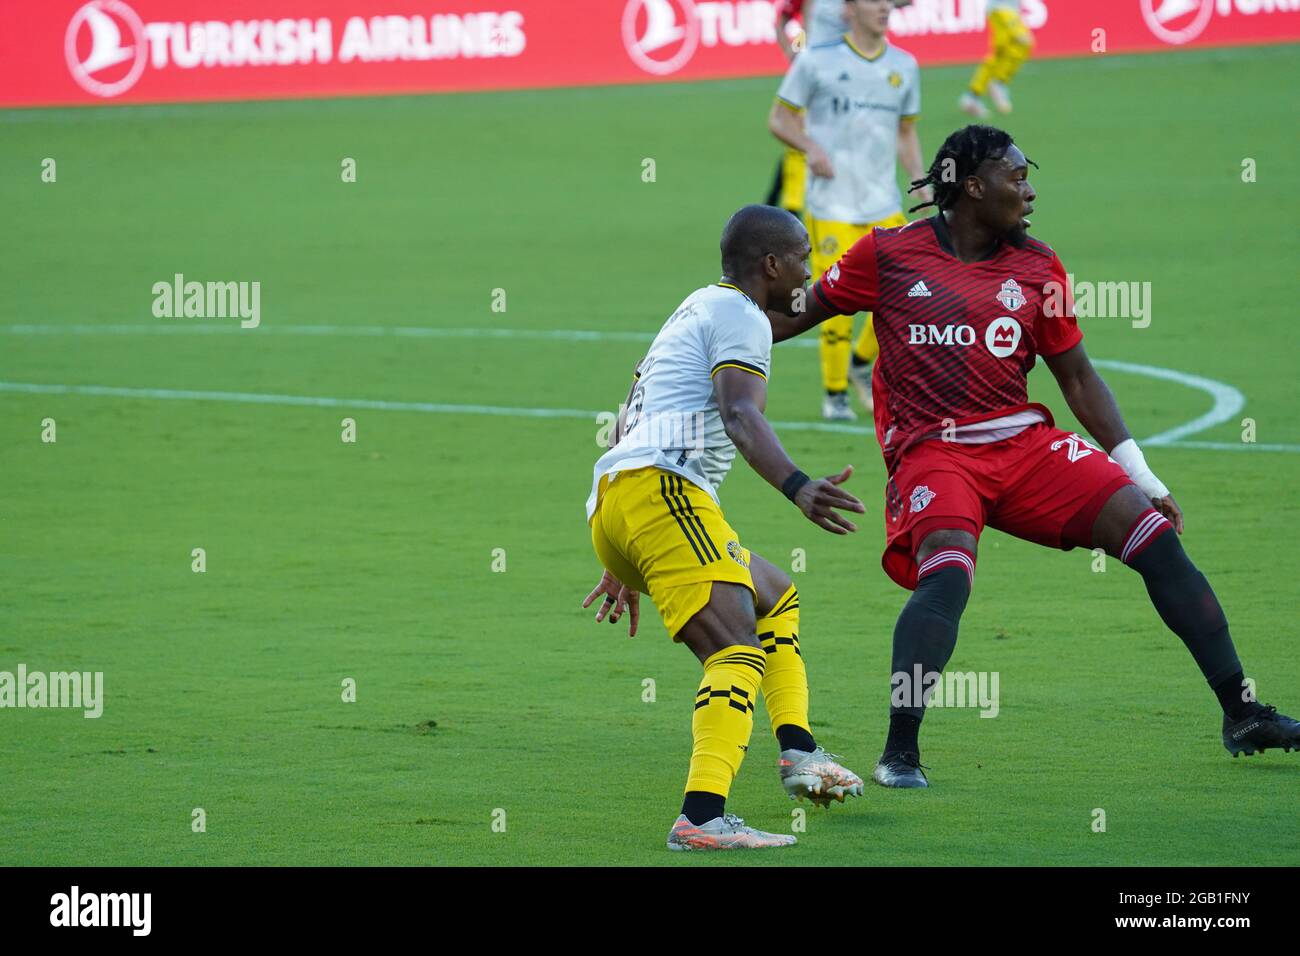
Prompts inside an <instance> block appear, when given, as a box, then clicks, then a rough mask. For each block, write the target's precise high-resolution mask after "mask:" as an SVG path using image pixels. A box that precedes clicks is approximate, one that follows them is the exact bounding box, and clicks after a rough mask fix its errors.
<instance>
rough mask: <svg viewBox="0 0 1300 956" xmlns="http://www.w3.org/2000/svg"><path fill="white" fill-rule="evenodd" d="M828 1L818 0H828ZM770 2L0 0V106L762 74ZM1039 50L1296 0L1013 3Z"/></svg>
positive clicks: (926, 39)
mask: <svg viewBox="0 0 1300 956" xmlns="http://www.w3.org/2000/svg"><path fill="white" fill-rule="evenodd" d="M826 2H830V0H826ZM776 7H777V3H776V0H423V2H421V0H187V2H183V3H181V2H168V0H32V2H22V3H19V2H12V0H9V2H4V3H0V107H9V106H49V105H64V104H105V103H164V102H177V101H194V100H240V99H264V98H283V97H301V96H337V95H372V94H384V93H424V92H437V91H446V90H488V89H517V88H528V87H547V86H585V85H595V84H606V83H643V82H651V81H663V80H687V79H706V78H718V77H736V76H762V75H775V74H778V73H780V72H781V71H782V70H783V69H784V59H783V58H782V56H781V54H780V52H779V50H778V49H777V46H776V23H775V20H776ZM1021 10H1022V15H1023V17H1024V20H1025V22H1026V23H1027V24H1028V26H1029V27H1030V29H1032V30H1033V31H1034V34H1035V37H1036V41H1037V44H1036V51H1035V56H1040V57H1042V56H1070V55H1090V56H1104V55H1108V54H1114V53H1132V52H1140V51H1149V50H1161V49H1173V48H1186V47H1207V46H1236V45H1242V44H1251V43H1278V42H1287V41H1296V40H1300V0H1092V2H1081V0H1023V2H1022V4H1021ZM890 37H891V40H892V41H893V42H895V43H897V44H898V45H899V46H902V47H903V48H905V49H907V50H908V51H910V52H911V53H913V54H915V55H916V57H917V58H918V59H919V60H920V61H921V63H922V64H923V65H924V64H933V63H960V62H971V61H974V60H977V59H979V57H980V56H982V55H983V51H984V46H985V42H986V40H985V36H984V2H983V0H914V2H913V3H912V4H911V5H910V6H908V7H906V8H903V9H901V10H896V11H895V12H894V14H893V17H892V20H891V34H890Z"/></svg>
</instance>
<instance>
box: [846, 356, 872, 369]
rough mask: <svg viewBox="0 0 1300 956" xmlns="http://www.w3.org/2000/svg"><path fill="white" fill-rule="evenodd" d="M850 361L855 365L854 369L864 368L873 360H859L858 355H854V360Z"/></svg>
mask: <svg viewBox="0 0 1300 956" xmlns="http://www.w3.org/2000/svg"><path fill="white" fill-rule="evenodd" d="M849 361H850V362H851V363H852V364H853V367H854V368H862V366H864V365H870V364H871V359H864V358H858V356H857V355H856V354H854V356H853V358H851V359H849Z"/></svg>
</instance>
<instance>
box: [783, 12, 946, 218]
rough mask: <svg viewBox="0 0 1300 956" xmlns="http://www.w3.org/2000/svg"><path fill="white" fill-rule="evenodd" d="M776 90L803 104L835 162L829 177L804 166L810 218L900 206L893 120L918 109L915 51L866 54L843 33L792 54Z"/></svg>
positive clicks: (876, 214) (883, 213) (884, 212)
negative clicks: (792, 56) (823, 43)
mask: <svg viewBox="0 0 1300 956" xmlns="http://www.w3.org/2000/svg"><path fill="white" fill-rule="evenodd" d="M777 96H778V97H779V98H780V99H781V100H783V101H784V102H785V103H786V104H788V105H790V106H793V107H795V108H796V109H806V110H807V111H808V112H807V128H808V135H809V136H811V137H812V138H813V139H814V140H816V141H817V143H818V144H819V145H820V146H821V147H822V149H824V150H826V153H827V155H828V156H829V157H830V161H831V166H832V167H834V169H835V175H834V177H832V178H830V179H825V178H823V177H821V176H816V175H813V174H812V171H811V170H810V171H809V174H808V197H807V200H806V204H807V207H808V212H809V214H810V215H811V216H812V217H813V218H814V219H822V220H828V221H830V222H849V223H856V224H859V225H862V224H865V223H868V222H878V221H880V220H881V219H887V218H888V217H890V216H892V215H894V214H895V213H899V212H902V210H903V200H902V196H901V195H900V194H899V192H898V182H897V180H896V178H895V177H896V172H895V169H896V160H897V156H898V123H899V120H901V119H910V118H913V117H915V116H917V115H919V114H920V112H921V71H920V68H919V67H918V66H917V64H916V58H915V57H913V56H912V54H910V53H908V52H906V51H904V50H900V49H899V48H898V47H896V46H893V45H892V44H889V43H886V44H885V46H884V47H883V49H881V51H880V52H879V53H878V54H876V56H874V57H867V56H864V55H863V53H862V52H861V51H860V50H859V49H858V48H857V47H856V46H854V44H853V41H852V40H851V39H849V37H848V36H844V37H842V38H841V39H840V40H838V41H837V42H835V43H831V44H827V45H825V46H814V47H809V48H808V49H807V50H805V51H804V52H803V53H801V54H800V55H799V56H798V57H796V58H795V61H794V63H793V64H791V66H790V72H788V73H787V74H786V75H785V79H784V80H783V81H782V82H781V88H780V89H779V90H778V91H777Z"/></svg>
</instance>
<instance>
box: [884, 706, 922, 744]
mask: <svg viewBox="0 0 1300 956" xmlns="http://www.w3.org/2000/svg"><path fill="white" fill-rule="evenodd" d="M920 731H921V718H920V717H913V716H912V715H911V714H902V713H899V712H898V711H895V712H894V713H892V714H890V715H889V736H888V737H887V738H886V739H885V753H893V752H894V751H895V750H902V751H903V752H905V753H914V754H919V753H920V752H921V745H920V744H918V743H917V741H916V735H917V734H918V733H920Z"/></svg>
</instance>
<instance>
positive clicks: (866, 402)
mask: <svg viewBox="0 0 1300 956" xmlns="http://www.w3.org/2000/svg"><path fill="white" fill-rule="evenodd" d="M906 225H907V217H906V216H904V215H903V214H902V213H901V212H900V213H896V214H895V215H893V216H890V217H889V218H888V219H882V220H880V221H879V222H873V223H870V224H869V225H868V226H867V227H866V229H865V230H863V234H864V235H865V234H866V233H868V232H870V231H871V230H872V229H875V228H876V227H880V228H881V229H893V228H895V227H896V226H906ZM845 251H846V252H847V251H848V250H847V249H846V250H845ZM866 318H867V320H866V322H864V323H863V324H862V331H861V332H860V333H858V340H857V342H855V343H854V344H853V357H852V359H851V360H850V362H849V375H848V378H849V382H850V383H852V385H853V389H854V391H856V392H857V393H858V400H859V401H861V402H862V407H863V408H865V409H866V410H867V411H868V412H870V411H871V410H872V409H873V408H874V403H873V402H872V399H871V363H872V362H874V361H875V360H876V356H877V355H879V354H880V343H879V342H877V341H876V329H875V324H874V322H873V321H872V315H871V313H870V312H868V313H867V314H866Z"/></svg>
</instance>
